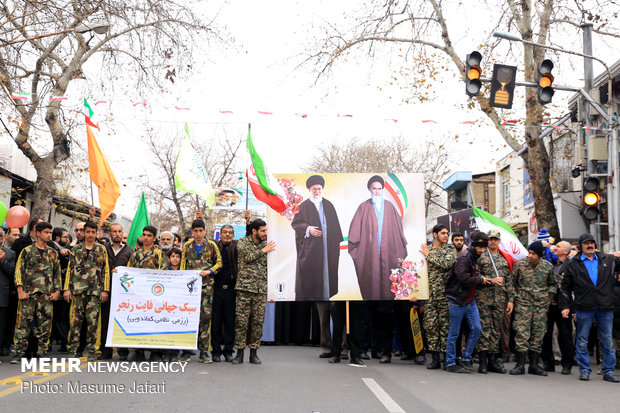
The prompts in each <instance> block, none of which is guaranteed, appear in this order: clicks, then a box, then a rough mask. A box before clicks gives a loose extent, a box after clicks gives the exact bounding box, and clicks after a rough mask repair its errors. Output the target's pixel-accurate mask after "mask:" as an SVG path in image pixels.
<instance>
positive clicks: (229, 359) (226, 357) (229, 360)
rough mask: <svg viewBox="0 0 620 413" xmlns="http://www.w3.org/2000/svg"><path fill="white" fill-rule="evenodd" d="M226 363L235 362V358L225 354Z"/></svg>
mask: <svg viewBox="0 0 620 413" xmlns="http://www.w3.org/2000/svg"><path fill="white" fill-rule="evenodd" d="M224 361H225V362H227V363H230V362H232V361H233V356H232V354H224Z"/></svg>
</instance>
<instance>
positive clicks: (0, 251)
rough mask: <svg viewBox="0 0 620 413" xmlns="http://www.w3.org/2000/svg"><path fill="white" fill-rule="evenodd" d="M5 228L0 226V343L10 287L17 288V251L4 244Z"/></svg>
mask: <svg viewBox="0 0 620 413" xmlns="http://www.w3.org/2000/svg"><path fill="white" fill-rule="evenodd" d="M4 235H5V234H4V230H3V229H2V228H0V245H1V246H0V344H2V342H3V341H4V331H5V322H6V312H7V308H8V306H9V287H11V285H12V288H15V281H14V280H15V261H16V260H15V252H13V251H11V249H10V248H8V247H6V246H5V245H4Z"/></svg>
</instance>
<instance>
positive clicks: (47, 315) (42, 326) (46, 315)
mask: <svg viewBox="0 0 620 413" xmlns="http://www.w3.org/2000/svg"><path fill="white" fill-rule="evenodd" d="M35 316H36V319H37V320H36V322H35V321H34V319H35ZM33 324H34V336H35V337H36V338H37V340H38V342H39V348H38V349H37V353H38V354H39V355H44V354H45V353H47V346H48V344H49V341H50V334H51V333H52V302H51V301H50V297H49V294H45V293H31V294H30V297H29V298H28V299H26V300H20V301H19V303H18V304H17V320H16V322H15V336H14V338H13V344H14V345H15V354H24V353H25V352H26V349H27V348H28V336H29V335H30V328H31V326H32V325H33Z"/></svg>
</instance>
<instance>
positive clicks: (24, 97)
mask: <svg viewBox="0 0 620 413" xmlns="http://www.w3.org/2000/svg"><path fill="white" fill-rule="evenodd" d="M30 98H31V95H30V93H22V92H13V93H11V99H14V100H20V101H24V102H26V101H29V100H30ZM65 100H68V97H67V96H50V99H49V101H50V102H58V101H65ZM85 102H86V99H85ZM104 103H108V102H107V101H106V100H95V101H94V103H93V105H94V106H96V105H99V104H104ZM131 105H132V106H133V107H134V108H135V107H139V106H141V107H142V108H146V107H147V103H146V102H131ZM172 109H174V110H177V111H191V108H190V107H187V106H178V105H174V106H172ZM218 112H219V113H220V114H221V115H234V114H235V112H234V111H233V110H230V109H218ZM256 113H257V114H259V115H263V116H273V115H274V112H271V111H266V110H257V111H256ZM294 115H295V116H297V117H299V118H302V119H308V118H310V115H309V114H307V113H299V112H294ZM335 116H336V117H339V118H354V117H355V116H354V115H352V114H348V113H347V114H341V113H337V114H336V115H335ZM383 121H386V122H393V123H398V121H399V119H396V118H383ZM421 122H422V123H423V124H438V122H437V121H436V120H434V119H422V120H421ZM478 122H479V120H465V121H462V122H458V123H459V124H462V125H475V124H477V123H478ZM442 123H443V122H442ZM519 123H520V122H519V121H518V120H504V121H501V122H499V124H500V125H502V126H510V127H513V126H519ZM93 126H94V125H93ZM94 127H96V126H94ZM542 127H543V128H545V129H546V128H553V129H556V130H559V129H560V126H559V125H555V124H553V123H550V122H545V123H543V125H542ZM581 129H582V130H586V131H590V130H600V129H601V128H599V127H597V126H585V127H582V128H581Z"/></svg>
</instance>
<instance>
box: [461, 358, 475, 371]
mask: <svg viewBox="0 0 620 413" xmlns="http://www.w3.org/2000/svg"><path fill="white" fill-rule="evenodd" d="M457 364H460V365H461V366H462V367H463V368H464V369H465V370H469V371H474V365H473V364H472V362H471V360H468V361H463V360H459V362H458V363H457Z"/></svg>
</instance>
